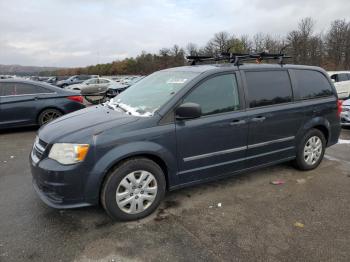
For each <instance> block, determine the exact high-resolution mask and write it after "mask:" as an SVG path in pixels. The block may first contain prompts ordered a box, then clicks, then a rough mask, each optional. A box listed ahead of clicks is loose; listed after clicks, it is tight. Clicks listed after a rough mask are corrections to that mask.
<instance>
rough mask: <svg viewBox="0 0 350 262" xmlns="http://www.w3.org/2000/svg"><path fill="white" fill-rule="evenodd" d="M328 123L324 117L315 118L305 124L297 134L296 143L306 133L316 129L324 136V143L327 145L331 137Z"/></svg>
mask: <svg viewBox="0 0 350 262" xmlns="http://www.w3.org/2000/svg"><path fill="white" fill-rule="evenodd" d="M330 126H331V125H330V123H329V121H328V120H327V119H326V118H324V117H315V118H312V119H310V120H309V121H308V122H306V123H305V124H304V125H303V126H302V128H301V129H300V130H299V132H298V134H297V141H300V139H302V137H303V136H304V135H305V133H306V132H307V131H309V130H310V129H313V128H315V129H318V130H320V131H321V132H322V133H323V135H324V136H325V139H326V143H327V144H328V142H329V138H330V135H331V127H330Z"/></svg>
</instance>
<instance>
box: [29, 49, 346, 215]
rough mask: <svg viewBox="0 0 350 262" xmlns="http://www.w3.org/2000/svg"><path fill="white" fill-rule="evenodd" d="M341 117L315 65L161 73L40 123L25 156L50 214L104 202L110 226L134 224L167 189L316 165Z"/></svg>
mask: <svg viewBox="0 0 350 262" xmlns="http://www.w3.org/2000/svg"><path fill="white" fill-rule="evenodd" d="M252 57H254V56H252ZM277 58H278V57H277ZM340 112H341V104H340V103H339V102H338V98H337V93H336V91H335V88H334V86H333V84H332V81H331V80H330V78H329V77H328V75H327V73H326V72H325V71H324V70H323V69H321V68H318V67H311V66H300V65H284V64H281V65H278V64H275V65H274V64H261V65H255V64H245V65H243V64H241V63H236V62H235V64H213V65H194V66H184V67H177V68H171V69H167V70H162V71H158V72H156V73H153V74H151V75H149V76H148V77H146V78H144V79H142V80H141V81H140V82H138V83H136V84H135V85H133V86H131V87H130V88H128V89H127V90H125V91H124V92H123V93H121V94H119V95H118V96H117V97H115V98H114V99H112V100H111V101H110V102H107V103H105V104H104V105H100V106H94V107H90V108H87V109H84V110H80V111H78V112H75V113H73V114H70V115H69V116H63V117H61V118H60V119H58V120H55V121H53V122H51V123H50V124H48V125H46V126H44V127H43V128H42V129H41V130H40V131H39V133H38V136H37V138H36V140H35V144H34V147H33V151H32V153H31V156H30V164H31V171H32V174H33V184H34V188H35V189H36V191H37V193H38V194H39V196H40V197H41V199H42V200H43V201H44V202H45V203H46V204H48V205H50V206H52V207H55V208H74V207H82V206H89V205H96V204H98V203H102V205H103V207H104V208H105V210H106V211H107V213H108V214H109V215H111V216H112V217H114V218H116V219H120V220H133V219H138V218H142V217H145V216H147V215H149V214H150V213H152V212H153V211H154V210H155V209H156V208H157V206H158V205H159V203H160V201H161V200H162V198H163V197H164V194H165V192H166V191H167V190H173V189H177V188H181V187H186V186H191V185H194V184H198V183H203V182H206V181H211V180H216V179H220V178H224V177H228V176H232V175H235V174H238V173H242V172H246V171H251V170H255V169H260V168H263V167H266V166H269V165H274V164H277V163H281V162H285V161H294V163H295V165H296V167H298V168H299V169H301V170H311V169H314V168H316V167H317V166H318V165H319V164H320V162H321V160H322V158H323V155H324V152H325V148H326V147H328V146H331V145H333V144H335V143H337V141H338V137H339V134H340V129H341V128H340ZM57 130H60V132H56V131H57Z"/></svg>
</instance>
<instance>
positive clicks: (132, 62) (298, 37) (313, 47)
mask: <svg viewBox="0 0 350 262" xmlns="http://www.w3.org/2000/svg"><path fill="white" fill-rule="evenodd" d="M281 50H283V52H285V53H287V54H288V55H291V56H292V58H291V59H290V60H289V61H288V63H293V64H304V65H315V66H321V67H323V68H325V69H326V70H349V69H350V22H348V21H346V20H335V21H333V22H332V23H331V24H330V27H329V29H328V30H327V31H326V32H315V21H314V20H313V19H312V18H304V19H302V20H301V21H300V22H299V24H298V27H297V28H296V29H295V30H292V31H290V32H288V33H287V34H286V35H285V36H283V37H282V36H273V35H270V34H264V33H257V34H255V35H253V36H249V35H241V36H236V35H234V34H230V33H228V32H218V33H216V34H215V35H214V36H213V37H212V38H211V39H210V40H209V41H208V42H207V44H206V45H204V46H198V45H197V44H195V43H189V44H187V46H185V47H179V46H178V45H174V46H173V47H171V48H162V49H161V50H159V52H158V53H157V54H152V53H147V52H145V51H143V52H142V53H141V54H140V55H138V56H136V57H134V58H133V57H131V58H126V59H123V60H117V61H114V62H112V63H106V64H97V65H92V66H87V67H83V68H69V69H61V70H58V71H57V72H55V73H56V74H57V75H75V74H96V75H128V74H140V75H147V74H150V73H152V72H154V71H157V70H161V69H165V68H168V67H175V66H182V65H185V64H186V63H187V61H186V58H185V57H186V55H218V54H220V53H221V52H227V51H229V52H234V53H247V52H250V53H251V52H263V51H268V52H270V53H276V52H280V51H281Z"/></svg>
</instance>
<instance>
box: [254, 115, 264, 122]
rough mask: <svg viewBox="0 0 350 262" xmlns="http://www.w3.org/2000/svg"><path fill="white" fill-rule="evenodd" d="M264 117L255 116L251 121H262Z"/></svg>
mask: <svg viewBox="0 0 350 262" xmlns="http://www.w3.org/2000/svg"><path fill="white" fill-rule="evenodd" d="M265 119H266V117H264V116H257V117H254V118H252V119H251V121H252V122H263V121H264V120H265Z"/></svg>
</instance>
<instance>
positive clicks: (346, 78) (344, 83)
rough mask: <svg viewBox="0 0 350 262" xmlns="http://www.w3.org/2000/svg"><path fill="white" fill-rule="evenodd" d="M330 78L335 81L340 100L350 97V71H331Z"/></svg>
mask: <svg viewBox="0 0 350 262" xmlns="http://www.w3.org/2000/svg"><path fill="white" fill-rule="evenodd" d="M328 74H329V77H330V78H331V79H332V80H333V82H334V86H335V89H336V90H337V93H338V97H339V98H340V99H347V98H349V97H350V71H330V72H328Z"/></svg>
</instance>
